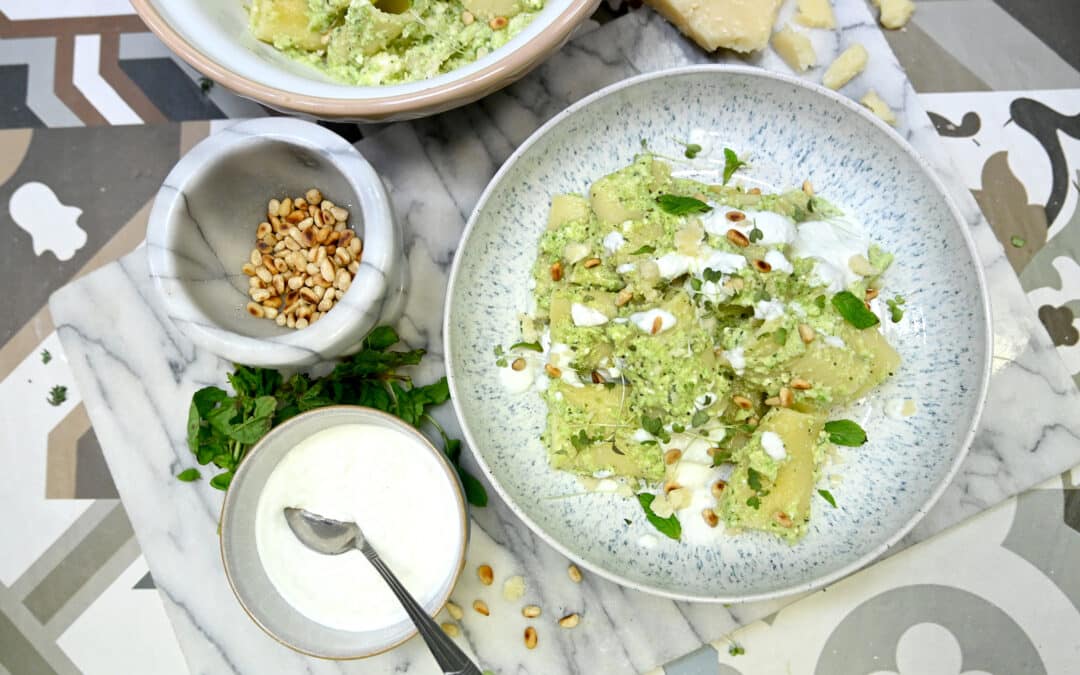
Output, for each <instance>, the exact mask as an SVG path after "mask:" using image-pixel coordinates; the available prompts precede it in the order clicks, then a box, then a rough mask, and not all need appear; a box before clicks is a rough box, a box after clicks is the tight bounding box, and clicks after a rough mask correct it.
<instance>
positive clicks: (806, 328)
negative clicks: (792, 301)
mask: <svg viewBox="0 0 1080 675" xmlns="http://www.w3.org/2000/svg"><path fill="white" fill-rule="evenodd" d="M799 337H801V338H802V341H803V342H805V343H806V344H810V343H811V342H813V341H814V329H813V327H812V326H810V324H806V323H800V324H799Z"/></svg>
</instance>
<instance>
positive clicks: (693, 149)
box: [683, 143, 701, 159]
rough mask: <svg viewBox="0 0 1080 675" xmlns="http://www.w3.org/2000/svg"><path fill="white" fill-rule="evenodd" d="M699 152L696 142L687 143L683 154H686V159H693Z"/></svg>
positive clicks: (699, 148) (699, 147)
mask: <svg viewBox="0 0 1080 675" xmlns="http://www.w3.org/2000/svg"><path fill="white" fill-rule="evenodd" d="M699 152H701V146H700V145H698V144H697V143H687V144H686V151H685V152H683V154H684V155H686V158H687V159H693V158H695V157H697V156H698V153H699Z"/></svg>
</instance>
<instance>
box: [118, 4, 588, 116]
mask: <svg viewBox="0 0 1080 675" xmlns="http://www.w3.org/2000/svg"><path fill="white" fill-rule="evenodd" d="M599 2H600V0H569V4H568V5H567V7H566V9H564V10H563V11H562V12H561V13H560V14H559V15H558V16H557V17H555V20H554V21H552V22H551V24H550V25H549V26H547V27H545V28H544V30H542V31H540V32H539V33H538V34H537V35H536V36H535V37H533V38H532V39H531V40H529V41H528V42H526V43H525V44H523V45H521V46H520V47H518V48H517V49H515V50H513V51H511V52H509V53H507V54H506V55H504V56H503V57H502V58H501V59H499V60H498V61H496V62H495V63H493V64H491V65H490V66H488V67H487V68H484V69H482V70H480V71H478V72H476V73H474V74H473V75H471V76H470V77H469V78H468V79H457V80H453V81H451V82H447V83H445V84H442V85H439V86H436V87H428V88H424V89H421V90H419V91H416V92H413V93H408V94H399V95H396V96H375V97H372V98H366V99H340V98H330V97H325V96H312V95H307V94H298V93H296V92H292V91H286V90H284V89H278V88H277V87H273V86H270V85H267V84H263V83H262V82H258V81H256V80H252V79H250V78H248V77H244V76H242V75H239V74H237V73H234V72H232V71H231V70H230V69H229V68H228V67H227V66H225V65H222V64H220V63H218V62H217V61H215V60H214V59H212V58H210V57H209V56H207V55H205V54H203V52H202V51H200V50H199V49H198V48H196V47H195V46H194V45H192V44H191V43H190V42H188V41H187V40H186V39H185V38H184V37H183V36H182V35H180V33H179V32H177V31H176V30H175V29H174V28H173V27H172V26H171V25H170V24H169V23H168V22H167V21H166V20H165V18H164V17H163V16H162V15H161V13H160V12H158V10H157V8H156V7H155V6H154V4H153V2H152V0H131V4H132V5H133V6H134V8H135V11H136V13H138V15H139V17H140V18H141V19H142V20H143V22H145V23H146V25H147V26H148V27H149V28H150V30H151V32H153V33H154V35H156V36H157V37H158V38H159V39H160V40H161V41H162V42H164V43H165V44H166V46H168V47H169V49H171V50H172V51H174V52H175V53H176V54H178V55H179V56H180V57H181V58H183V59H184V61H186V62H187V63H189V64H191V65H192V66H193V67H194V68H195V69H196V70H198V71H199V72H200V73H202V74H203V75H205V76H206V77H208V78H210V79H211V80H213V81H215V82H218V83H220V84H222V85H223V86H225V87H226V88H227V89H230V90H232V91H234V92H236V93H238V94H240V95H241V96H245V97H248V98H251V99H254V100H256V101H259V102H261V103H265V104H266V105H269V106H271V107H275V108H279V107H280V108H284V109H288V110H293V111H296V112H300V113H304V114H308V115H313V116H316V117H322V118H324V119H340V118H345V119H365V120H370V121H379V120H385V119H388V118H391V117H395V118H396V117H398V116H403V115H409V114H410V113H411V114H413V116H415V115H416V114H433V113H436V112H441V111H444V110H449V109H451V108H454V107H456V106H459V105H465V104H466V103H469V102H472V101H475V100H477V99H479V98H481V97H482V96H486V95H487V94H489V93H491V92H493V91H495V90H496V89H498V88H500V87H502V86H504V85H506V84H509V83H510V82H512V81H513V80H516V79H517V78H519V77H521V76H523V75H524V74H525V73H526V72H528V71H529V70H531V69H532V68H533V67H534V66H536V65H537V64H538V63H539V62H540V61H541V60H543V59H544V58H546V57H547V55H548V54H549V53H550V52H551V51H553V50H555V49H556V48H558V47H559V46H560V45H562V43H563V42H564V41H565V40H566V39H567V38H568V37H569V36H570V33H571V31H573V30H574V29H575V28H576V27H577V26H578V24H580V23H581V22H582V21H583V20H584V19H586V18H587V17H588V16H589V15H591V14H592V12H593V9H594V8H595V7H596V6H597V5H598V4H599ZM451 72H453V71H451ZM372 88H373V89H375V88H377V87H372Z"/></svg>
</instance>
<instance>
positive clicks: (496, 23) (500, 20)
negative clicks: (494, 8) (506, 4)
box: [488, 16, 510, 30]
mask: <svg viewBox="0 0 1080 675" xmlns="http://www.w3.org/2000/svg"><path fill="white" fill-rule="evenodd" d="M509 23H510V21H509V19H507V18H506V17H505V16H497V17H495V18H493V19H492V20H491V21H488V26H490V27H491V30H502V29H503V28H506V25H507V24H509Z"/></svg>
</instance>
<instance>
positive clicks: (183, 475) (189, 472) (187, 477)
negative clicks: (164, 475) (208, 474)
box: [176, 468, 202, 483]
mask: <svg viewBox="0 0 1080 675" xmlns="http://www.w3.org/2000/svg"><path fill="white" fill-rule="evenodd" d="M200 478H202V474H200V473H199V470H198V469H194V468H193V469H184V470H183V471H181V472H180V473H178V474H176V479H177V480H182V481H184V482H185V483H190V482H191V481H193V480H199V479H200Z"/></svg>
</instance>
